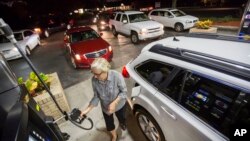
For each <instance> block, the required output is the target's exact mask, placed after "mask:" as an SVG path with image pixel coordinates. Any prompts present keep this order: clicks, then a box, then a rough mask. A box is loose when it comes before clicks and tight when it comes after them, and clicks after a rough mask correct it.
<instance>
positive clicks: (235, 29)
mask: <svg viewBox="0 0 250 141" xmlns="http://www.w3.org/2000/svg"><path fill="white" fill-rule="evenodd" d="M213 27H216V28H218V30H224V31H234V32H237V31H238V30H239V27H237V26H216V25H215V26H213Z"/></svg>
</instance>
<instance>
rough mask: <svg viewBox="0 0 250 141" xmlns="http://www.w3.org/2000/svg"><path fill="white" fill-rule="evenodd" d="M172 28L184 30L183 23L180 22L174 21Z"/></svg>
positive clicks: (179, 30) (178, 30)
mask: <svg viewBox="0 0 250 141" xmlns="http://www.w3.org/2000/svg"><path fill="white" fill-rule="evenodd" d="M174 29H175V31H177V32H181V31H183V30H184V27H183V25H182V24H181V23H176V24H175V26H174Z"/></svg>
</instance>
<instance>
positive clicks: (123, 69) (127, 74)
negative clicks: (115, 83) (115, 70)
mask: <svg viewBox="0 0 250 141" xmlns="http://www.w3.org/2000/svg"><path fill="white" fill-rule="evenodd" d="M122 75H123V77H124V78H129V73H128V71H127V68H126V66H124V67H123V68H122Z"/></svg>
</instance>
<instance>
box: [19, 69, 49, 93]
mask: <svg viewBox="0 0 250 141" xmlns="http://www.w3.org/2000/svg"><path fill="white" fill-rule="evenodd" d="M39 76H40V77H41V78H42V80H43V81H44V82H45V84H46V85H47V86H48V87H50V82H51V78H50V77H49V75H48V74H44V73H40V74H39ZM18 83H19V84H24V85H25V86H26V88H27V90H28V92H29V93H30V94H31V96H37V95H38V93H39V92H41V91H43V90H44V89H45V88H44V86H43V84H42V82H41V81H40V80H39V79H38V77H37V76H36V74H35V73H34V72H30V74H29V77H28V79H27V80H26V81H23V77H19V78H18Z"/></svg>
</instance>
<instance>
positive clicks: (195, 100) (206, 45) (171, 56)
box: [122, 34, 250, 141]
mask: <svg viewBox="0 0 250 141" xmlns="http://www.w3.org/2000/svg"><path fill="white" fill-rule="evenodd" d="M249 43H250V42H249V41H244V40H243V39H239V38H238V37H232V36H222V35H204V34H189V35H186V36H177V37H168V38H166V39H162V40H159V41H156V42H152V43H150V44H149V45H147V46H145V47H144V48H143V50H142V51H141V53H140V54H139V56H137V57H136V58H135V59H134V60H132V61H130V62H129V63H128V64H127V65H126V66H125V67H124V68H123V71H122V74H123V76H124V77H131V80H132V81H133V82H134V87H133V88H132V94H131V100H132V105H133V111H134V113H135V117H136V120H137V122H138V125H139V127H140V129H141V131H142V132H143V133H144V135H145V136H146V138H147V139H148V140H150V141H165V140H166V141H228V140H240V138H241V137H239V136H238V139H237V137H236V138H235V137H234V133H235V132H236V133H237V130H238V129H249V127H250V122H249V119H250V59H249V54H250V48H249ZM238 132H239V131H238Z"/></svg>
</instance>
